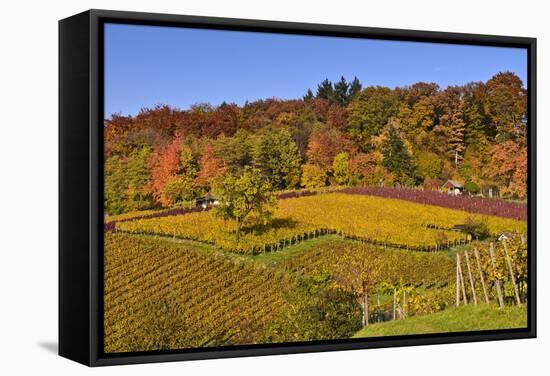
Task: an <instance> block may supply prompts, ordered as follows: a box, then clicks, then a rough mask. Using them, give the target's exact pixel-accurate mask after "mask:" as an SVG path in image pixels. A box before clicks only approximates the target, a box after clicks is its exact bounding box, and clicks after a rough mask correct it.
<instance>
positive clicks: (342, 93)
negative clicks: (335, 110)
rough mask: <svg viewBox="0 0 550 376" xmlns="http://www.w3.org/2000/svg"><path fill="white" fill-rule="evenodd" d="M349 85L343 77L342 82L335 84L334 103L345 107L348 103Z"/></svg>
mask: <svg viewBox="0 0 550 376" xmlns="http://www.w3.org/2000/svg"><path fill="white" fill-rule="evenodd" d="M348 89H349V84H348V82H347V81H346V79H345V78H344V76H342V77H341V78H340V81H338V82H337V83H336V84H334V101H335V102H336V103H338V104H339V105H340V106H345V105H346V104H347V103H348Z"/></svg>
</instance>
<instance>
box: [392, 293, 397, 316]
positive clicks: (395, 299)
mask: <svg viewBox="0 0 550 376" xmlns="http://www.w3.org/2000/svg"><path fill="white" fill-rule="evenodd" d="M396 306H397V289H396V288H395V287H394V288H393V319H394V320H395V316H396Z"/></svg>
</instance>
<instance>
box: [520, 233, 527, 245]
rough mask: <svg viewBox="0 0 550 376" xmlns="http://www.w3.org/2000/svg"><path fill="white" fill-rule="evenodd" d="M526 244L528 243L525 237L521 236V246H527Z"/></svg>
mask: <svg viewBox="0 0 550 376" xmlns="http://www.w3.org/2000/svg"><path fill="white" fill-rule="evenodd" d="M525 243H527V241H526V240H525V235H524V234H521V245H525Z"/></svg>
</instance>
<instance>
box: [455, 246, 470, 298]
mask: <svg viewBox="0 0 550 376" xmlns="http://www.w3.org/2000/svg"><path fill="white" fill-rule="evenodd" d="M457 256H458V275H459V277H460V287H461V288H462V297H463V298H464V304H468V298H467V297H466V287H465V286H464V274H462V265H461V263H460V255H459V254H457Z"/></svg>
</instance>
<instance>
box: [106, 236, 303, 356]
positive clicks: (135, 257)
mask: <svg viewBox="0 0 550 376" xmlns="http://www.w3.org/2000/svg"><path fill="white" fill-rule="evenodd" d="M293 284H294V278H293V277H292V275H290V274H288V273H284V272H280V271H276V270H273V269H267V268H265V267H262V266H261V265H254V264H250V263H239V262H235V261H231V260H228V259H227V258H225V257H223V256H218V257H216V256H211V255H204V254H201V253H199V252H196V251H193V250H191V249H182V248H181V247H180V246H178V245H176V244H174V243H170V242H163V241H158V240H156V241H152V240H149V239H139V238H136V237H131V236H128V235H123V234H112V233H109V234H106V236H105V285H104V288H105V291H104V305H105V332H104V333H105V351H107V352H124V351H143V350H155V349H163V348H186V347H197V346H201V347H202V346H209V345H220V344H226V343H250V342H253V341H254V340H255V338H256V337H257V336H258V333H259V332H260V331H261V329H262V327H263V325H265V323H267V322H269V321H270V320H271V318H272V317H273V315H276V314H277V313H278V312H279V311H280V310H281V309H283V308H284V305H285V301H284V293H285V291H287V290H288V289H291V288H292V286H293Z"/></svg>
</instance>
